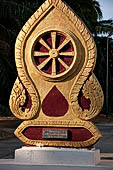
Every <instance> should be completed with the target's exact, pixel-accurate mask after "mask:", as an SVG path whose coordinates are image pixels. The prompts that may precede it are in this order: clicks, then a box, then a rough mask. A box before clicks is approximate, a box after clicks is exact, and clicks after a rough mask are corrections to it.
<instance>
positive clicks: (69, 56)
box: [33, 31, 76, 78]
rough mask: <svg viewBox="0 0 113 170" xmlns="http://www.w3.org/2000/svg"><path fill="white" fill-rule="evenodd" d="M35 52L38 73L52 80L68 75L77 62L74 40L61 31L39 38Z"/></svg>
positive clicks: (45, 34) (47, 33)
mask: <svg viewBox="0 0 113 170" xmlns="http://www.w3.org/2000/svg"><path fill="white" fill-rule="evenodd" d="M33 51H34V52H33V58H34V61H35V65H36V67H37V69H38V71H39V72H40V73H41V74H42V75H44V76H47V77H51V78H56V77H60V76H61V75H64V74H65V73H67V72H68V71H69V70H70V69H71V68H72V67H73V65H74V63H75V60H76V46H75V43H74V41H73V39H72V38H71V37H70V36H69V35H67V34H64V33H63V32H59V31H49V32H46V33H44V34H42V35H41V36H40V37H38V38H37V40H36V41H35V45H34V49H33Z"/></svg>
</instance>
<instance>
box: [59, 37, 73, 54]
mask: <svg viewBox="0 0 113 170" xmlns="http://www.w3.org/2000/svg"><path fill="white" fill-rule="evenodd" d="M69 41H70V39H69V38H66V39H65V40H64V41H63V43H62V44H61V45H60V46H59V47H58V49H57V50H58V51H60V50H61V49H62V48H63V47H64V46H65V45H66V44H67V43H68V42H69Z"/></svg>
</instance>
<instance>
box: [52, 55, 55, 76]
mask: <svg viewBox="0 0 113 170" xmlns="http://www.w3.org/2000/svg"><path fill="white" fill-rule="evenodd" d="M52 75H53V76H55V75H56V59H55V58H53V61H52Z"/></svg>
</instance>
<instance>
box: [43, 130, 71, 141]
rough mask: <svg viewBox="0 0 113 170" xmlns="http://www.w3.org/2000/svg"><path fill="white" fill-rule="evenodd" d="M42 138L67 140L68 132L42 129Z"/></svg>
mask: <svg viewBox="0 0 113 170" xmlns="http://www.w3.org/2000/svg"><path fill="white" fill-rule="evenodd" d="M43 138H44V139H68V131H67V130H49V129H44V130H43Z"/></svg>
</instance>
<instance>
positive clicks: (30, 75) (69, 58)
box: [10, 0, 104, 148]
mask: <svg viewBox="0 0 113 170" xmlns="http://www.w3.org/2000/svg"><path fill="white" fill-rule="evenodd" d="M15 60H16V67H17V71H18V77H17V79H16V81H15V83H14V86H13V89H12V92H11V96H10V108H11V111H12V112H13V114H14V115H15V116H16V117H17V118H19V119H23V120H24V121H23V122H22V123H21V124H20V126H19V127H18V128H17V129H16V131H15V135H16V136H17V137H18V138H19V139H20V140H21V141H23V142H24V143H25V144H27V145H39V144H42V145H44V146H61V147H78V148H80V147H89V146H92V145H93V144H95V143H96V142H97V141H98V140H99V139H100V138H101V134H100V132H99V131H98V129H97V128H96V127H95V125H94V124H93V123H92V122H91V121H90V119H92V118H93V117H95V116H96V115H97V114H98V113H99V112H100V110H101V108H102V106H103V101H104V97H103V92H102V89H101V86H100V84H99V82H98V80H97V79H96V77H95V75H94V74H93V69H94V66H95V62H96V45H95V42H94V40H93V37H92V35H91V34H90V32H89V30H88V29H87V27H86V26H85V24H84V23H83V22H82V21H81V19H80V18H79V17H78V16H77V15H76V14H75V13H74V12H73V11H72V9H71V8H70V7H69V6H68V5H67V4H65V3H64V2H62V1H61V0H46V1H45V3H44V4H43V5H42V6H41V7H40V8H39V9H38V10H37V11H36V12H35V13H34V14H33V15H32V16H31V17H30V19H29V20H28V21H27V22H26V23H25V25H24V26H23V28H22V29H21V31H20V33H19V35H18V37H17V40H16V45H15Z"/></svg>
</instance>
